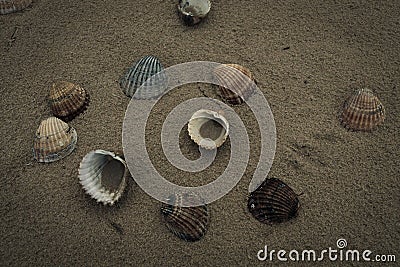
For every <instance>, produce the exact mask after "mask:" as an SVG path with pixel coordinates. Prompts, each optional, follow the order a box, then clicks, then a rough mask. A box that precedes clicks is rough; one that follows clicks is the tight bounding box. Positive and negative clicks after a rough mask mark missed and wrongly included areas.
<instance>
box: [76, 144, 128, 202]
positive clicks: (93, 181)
mask: <svg viewBox="0 0 400 267" xmlns="http://www.w3.org/2000/svg"><path fill="white" fill-rule="evenodd" d="M128 175H129V171H128V169H127V166H126V163H125V161H124V160H123V159H122V158H121V157H119V156H116V155H115V153H113V152H110V151H106V150H100V149H99V150H95V151H91V152H89V153H88V154H86V156H85V157H84V158H83V159H82V161H81V163H80V166H79V175H78V178H79V182H80V184H81V185H82V187H83V189H84V190H85V192H86V193H87V194H88V195H90V196H91V197H92V198H94V199H95V200H96V201H97V202H102V203H103V204H110V205H113V204H114V203H115V202H116V201H117V200H118V199H119V198H120V197H121V196H122V194H123V192H124V190H125V186H126V180H127V177H128ZM105 176H107V178H105ZM110 176H111V177H110ZM110 178H111V179H112V181H106V180H105V179H110ZM110 183H113V184H114V186H113V187H111V185H110Z"/></svg>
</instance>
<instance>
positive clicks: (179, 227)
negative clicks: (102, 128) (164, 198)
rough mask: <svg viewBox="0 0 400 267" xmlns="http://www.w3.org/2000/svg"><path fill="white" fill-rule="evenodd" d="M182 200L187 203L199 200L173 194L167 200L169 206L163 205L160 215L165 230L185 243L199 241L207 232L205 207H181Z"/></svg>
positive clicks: (207, 218)
mask: <svg viewBox="0 0 400 267" xmlns="http://www.w3.org/2000/svg"><path fill="white" fill-rule="evenodd" d="M183 199H185V202H186V201H187V202H188V203H190V202H191V200H193V203H195V202H196V201H198V200H199V198H198V197H197V196H196V195H194V194H175V195H173V196H172V197H170V198H169V199H168V202H169V204H163V206H162V207H161V214H162V215H163V218H164V222H165V224H166V226H167V228H168V229H169V230H170V231H171V232H172V233H174V234H175V235H176V236H178V237H179V238H181V239H183V240H185V241H197V240H200V239H201V238H202V237H203V236H204V235H205V233H206V232H207V227H208V222H209V213H208V209H207V205H206V204H204V205H201V206H196V207H181V206H180V205H179V204H178V203H182V201H183Z"/></svg>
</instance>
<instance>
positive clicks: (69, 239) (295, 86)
mask: <svg viewBox="0 0 400 267" xmlns="http://www.w3.org/2000/svg"><path fill="white" fill-rule="evenodd" d="M176 2H177V1H127V0H126V1H117V2H113V3H112V4H110V1H49V0H36V1H33V4H32V6H31V7H30V8H28V9H26V10H25V11H23V12H19V13H14V14H9V15H2V16H0V58H1V64H0V73H1V74H0V81H1V82H0V90H1V100H0V101H1V102H0V103H1V107H2V111H3V112H1V115H0V116H1V122H2V123H1V127H0V133H1V136H2V138H1V139H0V142H1V143H0V144H1V145H0V147H1V159H2V160H1V162H2V164H1V167H0V177H1V183H0V185H1V187H0V188H1V189H0V196H1V201H2V204H1V205H0V212H1V225H0V233H1V238H0V261H1V265H4V266H6V265H14V266H21V265H47V266H49V265H64V266H65V265H98V266H110V265H134V266H137V265H143V266H159V265H165V266H187V265H192V266H228V265H229V266H258V265H267V264H272V265H280V264H279V261H278V260H277V259H276V258H275V259H274V261H273V262H271V261H270V260H266V261H265V262H261V261H259V259H257V252H258V251H259V250H261V249H263V248H264V246H265V245H267V246H268V249H275V250H279V249H284V250H287V251H290V250H292V249H297V250H300V251H301V250H303V249H314V250H316V251H321V250H323V249H328V248H329V247H332V248H333V249H336V248H337V246H336V241H337V240H338V239H340V238H344V239H346V240H347V247H346V248H347V249H358V250H360V251H363V250H366V249H368V250H371V251H372V252H373V254H372V255H375V254H396V253H397V255H396V256H397V258H399V257H400V255H399V250H398V249H399V247H400V241H399V240H400V212H399V210H400V197H399V196H400V194H399V192H400V184H399V171H398V168H399V163H400V160H399V156H400V151H399V142H398V140H399V127H400V116H399V114H400V105H399V103H400V92H399V84H400V67H399V66H400V56H399V55H400V46H399V43H400V22H399V14H400V3H399V2H398V1H394V0H393V1H372V0H365V1H361V0H353V1H292V0H291V1H283V2H279V1H236V0H235V1H213V7H212V10H211V12H210V14H209V17H208V19H207V20H206V21H204V22H203V23H201V24H200V25H198V26H195V27H192V28H190V27H186V26H185V25H183V24H182V22H181V20H180V19H179V17H178V15H177V13H176V6H175V3H176ZM228 3H229V4H228ZM12 36H13V38H11V37H12ZM148 54H152V55H155V56H157V57H158V58H159V59H160V60H161V62H162V64H163V65H164V66H166V67H168V66H173V65H175V64H178V63H183V62H189V61H196V60H203V61H214V62H221V63H237V64H241V65H243V66H246V67H247V68H249V69H250V70H251V71H252V72H253V73H254V76H255V78H256V79H257V81H258V86H259V88H260V89H261V90H262V92H263V94H264V95H265V97H266V98H267V100H268V102H269V105H270V106H271V109H272V112H273V114H274V119H275V123H276V131H277V147H276V154H275V159H274V162H273V165H272V168H271V171H270V173H269V174H268V176H269V177H277V178H280V179H282V180H283V181H285V182H286V183H287V184H288V185H290V186H291V187H292V188H293V189H294V190H295V191H296V192H298V193H302V194H301V195H300V196H299V198H300V202H301V209H300V211H299V215H298V217H296V218H295V219H293V220H291V221H289V222H287V223H283V224H279V225H273V226H270V225H264V224H261V223H259V222H258V221H256V220H255V219H254V218H253V217H252V216H251V215H250V213H249V212H248V211H247V207H246V205H247V196H248V190H247V189H248V185H249V183H250V180H251V178H252V174H253V173H254V170H255V168H256V166H257V163H258V156H259V153H260V141H259V138H260V132H259V130H258V128H257V123H256V121H255V118H254V116H253V115H252V114H251V112H250V110H249V109H248V108H247V107H246V106H245V105H241V106H237V107H235V111H236V112H237V114H238V115H239V116H240V117H241V118H242V120H243V121H244V123H245V125H246V127H247V129H248V134H249V137H250V140H251V155H250V156H251V157H250V161H249V163H248V165H247V169H246V172H245V174H244V175H243V177H242V179H241V180H240V182H239V183H238V184H237V186H236V187H235V188H234V189H233V190H232V191H231V192H230V193H229V194H227V195H226V196H224V197H223V198H221V199H219V200H218V201H216V202H214V203H212V204H210V206H209V209H210V212H211V218H210V225H209V230H208V232H207V234H206V235H205V236H204V238H203V239H201V240H200V241H198V242H194V243H187V242H185V241H182V240H180V239H178V238H177V237H176V236H174V235H173V234H171V233H170V232H169V231H168V229H167V228H166V227H165V226H164V225H163V224H162V223H161V217H160V216H161V215H160V210H159V209H160V206H161V204H160V203H159V202H158V201H156V200H155V199H153V198H152V197H150V196H149V195H147V194H146V193H145V192H144V191H143V190H142V189H140V188H139V186H137V185H136V184H135V182H134V181H133V180H130V182H129V185H128V187H127V191H126V192H125V194H124V196H123V197H122V199H121V200H120V201H119V202H118V203H117V204H116V205H115V206H113V207H108V206H103V205H100V204H97V203H96V202H95V201H94V200H93V199H91V198H90V197H89V196H87V195H86V194H85V192H84V191H83V189H82V187H81V186H80V185H79V183H78V178H77V175H78V167H79V163H80V161H81V159H82V158H83V157H84V155H85V154H86V153H88V152H89V151H91V150H94V149H105V150H113V149H121V148H122V145H121V138H122V133H121V129H122V123H123V119H124V114H125V109H126V107H127V105H128V103H129V100H130V99H129V98H127V97H126V96H125V95H124V94H123V93H122V91H121V89H120V88H119V85H118V83H117V81H118V79H119V78H120V77H121V75H122V74H123V73H124V71H125V70H126V68H128V67H130V66H131V65H132V63H133V62H135V61H136V60H138V59H139V58H141V57H142V56H145V55H148ZM56 80H67V81H70V82H74V83H77V84H79V85H81V86H82V87H83V88H85V89H86V90H87V91H88V92H89V93H90V95H91V103H90V106H89V108H88V109H87V111H86V113H85V114H83V115H81V116H79V117H77V118H76V119H74V120H73V121H71V122H70V125H71V126H73V127H75V128H76V130H77V132H78V145H77V148H76V150H75V151H74V152H73V153H72V154H71V155H70V156H68V157H67V158H65V159H63V160H61V161H57V162H54V163H51V164H40V163H37V162H35V161H33V156H32V144H33V136H34V133H35V131H36V129H37V127H38V126H39V123H40V121H41V120H43V119H45V118H47V117H48V116H50V115H51V113H50V109H49V107H48V105H47V102H46V97H47V94H48V92H49V90H50V86H51V84H52V83H53V82H54V81H56ZM363 86H367V87H369V88H372V89H373V90H374V91H375V92H376V93H377V94H378V96H379V98H380V99H381V100H382V102H383V103H384V105H385V108H386V111H387V113H386V120H385V122H384V124H383V125H382V126H381V127H379V128H378V129H376V130H375V131H373V132H371V133H363V132H350V131H347V130H345V129H344V128H343V127H341V125H340V124H339V121H338V117H337V114H338V112H339V110H340V107H341V105H342V103H343V101H344V99H345V98H346V97H347V96H348V95H349V93H351V92H352V90H354V89H357V88H360V87H363ZM205 92H206V93H207V94H208V95H209V96H211V97H215V98H217V99H218V96H217V95H216V94H215V92H214V91H213V90H212V89H210V88H208V89H207V90H206V91H205ZM198 96H202V94H201V92H200V91H199V90H189V89H187V90H183V89H182V90H176V91H173V92H171V93H170V94H168V95H166V96H164V97H163V99H162V101H160V102H159V103H158V104H157V106H156V108H155V110H154V112H152V116H151V118H152V122H153V123H151V124H150V125H148V127H147V130H148V131H149V135H150V136H148V137H146V138H147V141H148V143H147V148H148V150H149V154H150V156H151V158H152V160H153V162H154V165H155V166H156V167H157V168H158V169H159V170H160V172H161V173H162V174H163V175H166V176H167V177H169V178H170V179H169V180H170V181H173V182H176V183H181V184H185V183H192V184H193V183H200V184H205V183H208V182H210V181H212V180H214V179H215V178H216V177H218V175H219V174H221V173H222V172H223V171H224V169H225V167H226V165H227V163H228V161H229V156H230V150H229V144H226V145H224V146H223V147H222V148H221V149H220V150H219V151H218V156H217V158H216V160H215V162H214V163H213V165H212V166H210V167H209V168H208V169H207V171H203V172H201V173H200V174H195V175H193V177H192V176H191V177H188V175H187V174H186V173H184V172H183V171H179V170H177V169H176V168H175V167H173V166H171V164H170V163H169V162H168V161H167V160H166V158H165V157H164V156H163V155H162V153H160V148H161V146H160V144H159V143H160V138H159V135H157V134H159V132H160V129H161V125H162V120H163V118H165V116H166V115H167V114H168V112H169V111H170V110H171V109H172V108H173V107H175V106H176V105H178V104H179V103H180V102H181V101H183V100H185V99H190V98H193V97H198ZM180 142H181V145H182V151H183V153H184V154H185V155H187V156H188V157H189V158H196V155H197V154H198V151H197V147H196V146H195V145H194V144H193V142H191V140H190V138H189V137H187V135H186V133H185V131H182V133H181V141H180ZM190 180H192V182H191V181H190ZM193 180H194V181H196V182H193ZM398 260H400V259H398ZM311 264H312V263H310V262H300V263H297V265H298V266H307V265H311ZM339 264H340V262H337V261H336V262H334V261H330V260H329V259H325V260H324V261H323V262H322V264H321V265H320V266H330V265H331V266H337V265H339ZM342 264H343V266H348V265H352V264H355V263H354V262H342ZM355 265H357V264H355ZM360 265H361V263H360ZM382 266H383V265H382ZM385 266H394V264H389V263H387V264H385Z"/></svg>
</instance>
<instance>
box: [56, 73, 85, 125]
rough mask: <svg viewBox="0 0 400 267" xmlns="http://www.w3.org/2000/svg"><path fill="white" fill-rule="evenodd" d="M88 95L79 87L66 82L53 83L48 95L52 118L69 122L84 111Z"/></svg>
mask: <svg viewBox="0 0 400 267" xmlns="http://www.w3.org/2000/svg"><path fill="white" fill-rule="evenodd" d="M89 101H90V97H89V93H88V92H86V90H85V89H83V88H82V87H80V86H79V85H75V84H73V83H70V82H66V81H58V82H55V83H53V85H52V87H51V89H50V93H49V105H50V109H51V111H52V112H53V114H54V116H56V117H57V118H60V119H62V120H63V121H70V120H72V119H74V118H75V117H76V116H78V115H79V114H81V113H82V112H84V111H85V110H86V108H87V107H88V105H89Z"/></svg>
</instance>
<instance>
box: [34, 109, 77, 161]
mask: <svg viewBox="0 0 400 267" xmlns="http://www.w3.org/2000/svg"><path fill="white" fill-rule="evenodd" d="M77 140H78V137H77V134H76V131H75V129H74V128H73V127H71V126H69V125H68V124H67V123H65V122H63V121H62V120H60V119H58V118H56V117H50V118H47V119H46V120H43V121H42V122H41V123H40V126H39V128H38V129H37V131H36V135H35V138H34V143H33V157H34V158H35V159H36V160H37V161H39V162H53V161H56V160H60V159H62V158H64V157H66V156H68V155H69V154H71V152H72V151H73V150H74V148H75V145H76V142H77Z"/></svg>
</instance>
